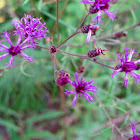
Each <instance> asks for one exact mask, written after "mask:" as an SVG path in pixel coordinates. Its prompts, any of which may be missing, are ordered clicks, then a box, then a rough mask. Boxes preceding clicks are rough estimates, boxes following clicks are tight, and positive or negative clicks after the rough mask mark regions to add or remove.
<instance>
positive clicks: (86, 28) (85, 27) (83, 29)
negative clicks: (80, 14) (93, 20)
mask: <svg viewBox="0 0 140 140" xmlns="http://www.w3.org/2000/svg"><path fill="white" fill-rule="evenodd" d="M81 31H82V33H84V34H85V33H88V31H89V25H85V26H83V27H82V30H81Z"/></svg>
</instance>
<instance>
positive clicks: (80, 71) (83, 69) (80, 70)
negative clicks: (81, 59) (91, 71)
mask: <svg viewBox="0 0 140 140" xmlns="http://www.w3.org/2000/svg"><path fill="white" fill-rule="evenodd" d="M84 71H85V67H84V66H80V67H79V68H78V70H77V72H78V73H83V72H84Z"/></svg>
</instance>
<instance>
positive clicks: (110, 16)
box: [103, 9, 116, 21]
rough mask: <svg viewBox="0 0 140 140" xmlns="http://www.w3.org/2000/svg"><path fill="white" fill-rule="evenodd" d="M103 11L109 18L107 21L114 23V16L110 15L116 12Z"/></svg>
mask: <svg viewBox="0 0 140 140" xmlns="http://www.w3.org/2000/svg"><path fill="white" fill-rule="evenodd" d="M103 11H104V12H105V13H106V14H107V15H108V16H109V19H111V20H112V21H114V18H115V17H116V15H113V14H112V13H113V12H115V11H116V10H114V11H112V12H109V11H108V10H106V9H104V10H103Z"/></svg>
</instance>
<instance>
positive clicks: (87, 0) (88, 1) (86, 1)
mask: <svg viewBox="0 0 140 140" xmlns="http://www.w3.org/2000/svg"><path fill="white" fill-rule="evenodd" d="M79 3H89V4H92V3H94V2H93V1H92V0H82V1H79Z"/></svg>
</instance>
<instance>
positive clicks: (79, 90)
mask: <svg viewBox="0 0 140 140" xmlns="http://www.w3.org/2000/svg"><path fill="white" fill-rule="evenodd" d="M83 90H84V86H83V85H78V87H77V88H76V92H77V93H80V92H81V91H83Z"/></svg>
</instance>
